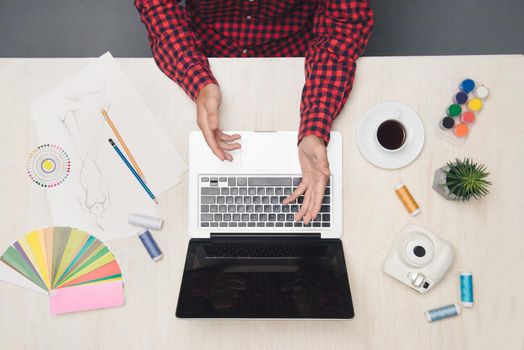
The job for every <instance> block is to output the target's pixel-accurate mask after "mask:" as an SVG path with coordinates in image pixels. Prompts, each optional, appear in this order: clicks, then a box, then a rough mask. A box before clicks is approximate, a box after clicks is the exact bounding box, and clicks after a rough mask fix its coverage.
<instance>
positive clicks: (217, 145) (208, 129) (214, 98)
mask: <svg viewBox="0 0 524 350" xmlns="http://www.w3.org/2000/svg"><path fill="white" fill-rule="evenodd" d="M221 102H222V94H221V93H220V88H219V87H218V85H216V84H209V85H207V86H206V87H205V88H203V89H202V90H200V92H199V93H198V97H197V99H196V105H197V124H198V127H199V128H200V130H202V134H203V135H204V138H205V139H206V142H207V145H208V146H209V148H211V150H212V151H213V153H214V154H215V155H216V156H217V157H218V158H219V159H220V160H225V159H227V160H229V161H232V160H233V156H231V154H229V153H227V152H226V151H232V150H235V149H239V148H240V144H239V143H234V142H233V141H236V140H238V139H240V135H238V134H235V135H227V134H224V133H223V132H222V131H221V130H220V129H219V128H218V108H219V107H220V103H221Z"/></svg>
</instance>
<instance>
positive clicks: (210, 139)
mask: <svg viewBox="0 0 524 350" xmlns="http://www.w3.org/2000/svg"><path fill="white" fill-rule="evenodd" d="M200 129H201V130H202V134H203V135H204V139H205V140H206V143H207V145H208V146H209V148H211V151H213V153H214V154H215V155H216V156H217V157H218V158H219V159H220V160H224V159H227V157H226V154H225V153H224V151H223V150H222V149H221V148H220V146H219V145H218V143H217V141H216V139H215V134H213V132H212V131H211V130H210V129H209V127H207V125H206V126H204V127H200Z"/></svg>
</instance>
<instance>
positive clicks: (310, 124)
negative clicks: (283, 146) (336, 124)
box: [298, 113, 334, 146]
mask: <svg viewBox="0 0 524 350" xmlns="http://www.w3.org/2000/svg"><path fill="white" fill-rule="evenodd" d="M333 120H334V118H333V117H332V116H330V115H327V114H321V113H317V114H312V115H308V116H303V117H302V118H301V121H300V128H299V130H298V143H299V144H300V142H301V141H302V139H303V138H304V137H305V136H309V135H314V136H317V137H320V138H321V139H323V140H324V144H325V145H326V146H327V144H328V143H329V137H330V132H331V124H333Z"/></svg>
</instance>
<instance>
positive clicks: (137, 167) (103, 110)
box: [100, 108, 146, 182]
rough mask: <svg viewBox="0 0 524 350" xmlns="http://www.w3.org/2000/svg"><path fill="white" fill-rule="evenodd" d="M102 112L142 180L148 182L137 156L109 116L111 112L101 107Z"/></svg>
mask: <svg viewBox="0 0 524 350" xmlns="http://www.w3.org/2000/svg"><path fill="white" fill-rule="evenodd" d="M100 112H102V115H103V116H104V118H105V120H106V122H107V124H109V127H110V128H111V130H113V133H114V134H115V136H116V138H117V139H118V142H120V145H121V146H122V148H123V149H124V152H126V154H127V157H128V158H129V161H130V162H131V164H133V167H134V168H135V170H136V172H137V173H138V175H140V177H141V178H142V180H143V181H144V182H146V178H145V176H144V174H143V173H142V170H140V167H139V166H138V164H137V163H136V161H135V158H133V155H132V154H131V152H130V151H129V148H127V145H126V143H125V142H124V140H123V139H122V136H120V133H119V132H118V130H117V129H116V126H115V124H113V121H112V120H111V118H109V114H107V112H106V111H105V109H103V108H100Z"/></svg>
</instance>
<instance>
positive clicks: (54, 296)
mask: <svg viewBox="0 0 524 350" xmlns="http://www.w3.org/2000/svg"><path fill="white" fill-rule="evenodd" d="M0 260H1V262H0V264H1V263H5V264H7V265H8V266H9V267H10V268H12V269H14V270H15V271H17V272H18V273H19V274H21V275H23V276H24V277H25V278H26V279H28V280H29V281H31V282H32V283H33V284H35V285H36V286H38V287H39V288H40V289H42V290H44V291H46V292H48V293H49V302H50V311H51V313H52V314H62V313H68V312H75V311H82V310H92V309H99V308H107V307H114V306H120V305H123V304H124V285H123V281H122V273H121V270H120V266H119V265H118V262H117V261H116V259H115V256H114V255H113V253H112V252H111V251H110V250H109V248H108V247H107V246H106V245H105V244H104V243H102V242H101V241H100V240H98V239H97V238H95V237H94V236H92V235H90V234H89V233H87V232H84V231H80V230H78V229H74V228H69V227H50V228H45V229H39V230H35V231H32V232H30V233H28V234H26V235H25V236H24V237H22V238H21V239H19V240H18V241H16V242H15V243H13V244H12V245H11V246H9V248H7V250H6V251H5V252H4V254H3V255H2V256H1V257H0Z"/></svg>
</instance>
